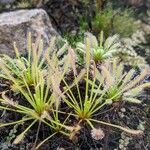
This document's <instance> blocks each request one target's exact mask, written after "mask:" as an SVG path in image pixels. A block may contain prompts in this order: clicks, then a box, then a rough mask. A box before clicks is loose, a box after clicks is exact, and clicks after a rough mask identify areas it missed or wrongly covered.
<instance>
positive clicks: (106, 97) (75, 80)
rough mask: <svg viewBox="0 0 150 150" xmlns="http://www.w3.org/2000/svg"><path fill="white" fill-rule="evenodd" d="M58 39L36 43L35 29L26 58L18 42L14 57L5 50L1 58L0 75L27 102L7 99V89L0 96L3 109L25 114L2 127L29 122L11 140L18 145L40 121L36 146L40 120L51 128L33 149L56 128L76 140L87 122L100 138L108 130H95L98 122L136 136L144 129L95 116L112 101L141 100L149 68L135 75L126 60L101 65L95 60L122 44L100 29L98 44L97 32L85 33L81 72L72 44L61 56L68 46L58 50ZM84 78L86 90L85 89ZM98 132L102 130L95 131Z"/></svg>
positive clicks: (112, 51) (105, 55)
mask: <svg viewBox="0 0 150 150" xmlns="http://www.w3.org/2000/svg"><path fill="white" fill-rule="evenodd" d="M55 44H56V43H55V39H53V40H51V43H50V46H49V47H48V48H47V49H46V50H45V51H43V49H44V48H43V42H42V41H41V40H40V42H36V44H34V43H32V40H31V34H29V37H28V57H27V58H25V57H21V56H20V54H19V50H18V49H17V48H16V46H15V52H16V59H12V58H10V57H9V56H7V55H3V57H2V58H1V59H0V69H1V70H2V73H1V77H2V78H5V79H7V80H9V81H11V82H12V84H13V86H14V87H15V88H16V90H17V91H18V92H19V93H21V95H22V96H23V97H24V98H23V102H22V101H17V100H14V99H12V97H10V98H9V97H8V96H7V91H4V92H2V97H1V98H0V110H5V111H11V112H15V113H18V114H20V116H22V119H20V120H17V121H12V122H9V123H0V127H4V126H10V125H18V124H19V125H22V124H25V127H26V128H25V130H24V131H23V132H22V133H21V134H19V135H18V136H17V138H15V140H14V142H13V143H14V144H18V143H19V142H20V141H21V140H22V139H23V138H24V136H25V135H26V133H27V132H28V131H29V130H30V129H31V128H32V127H33V126H34V125H35V124H37V123H38V124H39V128H38V129H37V136H36V140H35V145H36V141H37V139H38V133H39V129H40V126H41V124H44V125H46V126H48V127H49V128H50V129H52V133H51V135H50V136H48V137H47V138H46V139H44V140H43V141H42V142H41V143H39V144H38V145H37V146H36V148H35V147H33V149H38V148H39V147H40V146H41V145H42V144H43V143H44V142H46V141H47V140H49V139H50V138H51V137H52V136H54V135H55V134H56V133H58V132H59V133H62V134H64V135H66V136H69V137H70V138H71V139H72V138H73V137H74V136H75V135H76V133H77V132H79V131H80V130H81V129H82V128H81V126H83V125H84V124H85V123H86V124H88V125H89V126H90V127H91V128H92V129H91V136H92V137H93V138H94V139H96V140H99V139H102V138H103V137H104V132H103V130H102V129H96V128H95V127H94V125H95V124H102V125H107V126H110V127H114V128H117V129H119V130H122V131H124V132H127V133H130V134H133V135H140V134H143V132H142V131H140V130H131V129H129V128H125V127H122V126H120V125H116V124H112V123H108V122H106V121H101V120H98V119H95V116H96V115H98V114H99V112H100V111H101V110H102V109H104V108H105V107H104V106H107V105H110V104H112V102H116V101H119V100H124V101H129V102H133V103H140V101H139V100H138V99H137V96H138V94H139V93H140V92H141V91H142V90H143V89H144V88H145V87H149V86H150V83H144V82H143V81H144V78H145V77H146V76H147V75H148V73H149V72H148V71H147V70H143V72H141V74H140V75H139V76H136V77H133V76H134V75H135V71H134V70H133V69H132V70H130V71H129V72H128V73H126V72H124V67H123V65H122V64H119V63H117V62H116V61H113V63H110V62H107V63H106V62H105V63H104V62H103V63H100V64H99V68H97V66H96V64H95V61H102V60H105V59H107V58H109V57H112V54H113V53H114V52H115V51H116V49H117V48H118V46H119V43H118V42H117V40H116V36H114V37H109V38H108V39H106V41H105V42H103V32H101V36H100V43H98V42H97V39H96V38H94V37H92V39H90V38H89V37H87V38H86V39H85V45H84V46H85V47H84V49H81V51H83V53H84V54H85V57H84V62H85V66H83V68H82V69H81V70H80V72H79V71H78V68H77V65H76V62H77V57H76V53H75V52H74V50H73V49H71V48H68V53H67V54H66V56H65V57H64V58H63V59H62V60H60V59H59V58H60V57H59V56H61V54H63V53H64V50H66V47H67V43H66V44H65V45H64V46H62V47H61V48H60V49H59V50H58V51H55V48H54V47H55ZM43 52H44V53H43ZM99 53H100V54H99ZM91 56H92V57H91ZM93 56H94V57H93ZM97 58H98V59H97ZM92 59H94V60H95V61H93V60H92ZM69 71H71V72H73V77H72V79H71V80H68V78H67V75H68V72H69ZM81 81H82V84H83V85H82V87H83V86H85V88H84V89H85V90H83V89H82V90H81V87H80V83H81ZM61 103H63V104H65V105H67V106H68V108H69V109H67V111H66V110H65V109H63V112H62V109H61V108H62V107H61ZM63 114H65V117H62V118H61V120H60V115H61V116H62V115H63ZM70 116H71V118H74V119H75V120H76V122H77V123H76V124H75V125H73V126H69V125H67V124H69V122H68V119H69V120H70ZM82 122H84V124H82ZM96 133H99V135H98V136H97V134H96ZM12 138H14V135H13V137H12Z"/></svg>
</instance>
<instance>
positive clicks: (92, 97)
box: [60, 38, 150, 135]
mask: <svg viewBox="0 0 150 150" xmlns="http://www.w3.org/2000/svg"><path fill="white" fill-rule="evenodd" d="M86 40H87V41H86V44H87V45H86V56H85V63H86V65H85V66H86V69H83V70H81V72H80V73H79V75H77V73H76V67H75V60H74V59H73V58H74V57H73V58H72V60H74V61H73V62H72V69H73V73H74V78H75V79H74V81H73V83H72V84H68V83H67V82H66V81H65V80H63V82H64V84H65V86H66V87H65V89H64V94H65V97H64V96H63V97H62V96H61V95H60V96H61V97H62V99H63V101H64V102H65V103H66V104H67V105H68V107H70V108H71V109H72V110H73V111H72V112H71V115H72V116H75V117H76V118H77V119H78V120H79V123H78V124H80V123H81V122H83V121H84V122H87V123H88V124H89V125H90V126H91V128H92V129H93V130H94V129H95V128H94V126H93V123H100V124H104V125H108V126H111V127H115V128H118V129H120V130H123V131H125V132H127V133H130V134H134V135H137V134H140V133H141V132H140V131H135V130H131V129H127V128H123V127H121V126H118V125H115V124H111V123H107V122H104V121H99V120H96V119H93V118H94V116H95V115H97V113H99V112H100V111H101V109H102V108H103V107H104V106H106V105H108V104H111V102H112V100H114V98H118V97H117V96H118V89H117V86H118V85H119V86H120V83H118V80H119V81H120V80H121V79H123V77H125V78H124V80H123V81H122V80H121V81H122V82H123V83H122V85H121V87H122V86H124V85H127V83H128V80H131V77H129V75H130V74H131V72H129V74H127V75H126V76H125V75H123V77H122V76H121V75H122V74H121V73H122V71H123V70H119V69H123V67H122V68H121V67H120V66H122V65H120V66H119V69H117V71H118V72H114V73H115V75H116V76H115V77H114V78H115V79H116V80H117V83H116V82H115V84H116V85H117V86H116V88H114V89H110V90H109V92H108V88H107V89H106V87H105V84H106V76H104V74H103V76H102V75H101V72H99V70H98V69H96V65H94V66H93V67H92V68H93V72H92V75H93V76H92V77H93V78H92V79H90V72H91V70H90V66H91V64H90V63H91V59H90V41H89V39H88V38H87V39H86ZM71 53H72V54H73V51H71ZM72 56H73V55H72ZM114 65H115V63H114ZM116 67H117V66H116ZM114 71H115V70H114ZM107 72H109V70H107ZM146 74H147V72H146V73H144V74H142V75H141V76H140V77H138V78H136V79H135V80H133V82H131V83H129V85H127V87H128V88H127V87H125V88H124V89H123V90H124V91H123V92H124V93H125V91H126V90H127V89H131V88H132V91H134V92H135V91H136V90H137V89H138V91H141V90H142V89H143V88H144V87H147V86H150V84H149V83H148V84H147V83H145V84H141V85H140V86H139V87H138V88H133V86H135V85H137V84H138V83H139V82H140V81H141V80H142V79H143V78H144V77H145V76H146ZM106 75H109V74H106ZM132 75H133V74H132ZM99 77H100V78H99ZM107 77H108V80H109V76H107ZM117 77H118V78H117ZM83 78H84V80H85V92H84V91H81V90H80V88H79V87H80V86H79V82H80V80H82V79H83ZM97 79H98V81H99V83H100V84H99V85H98V86H96V83H97ZM110 80H111V79H110ZM112 82H113V81H112ZM74 87H75V88H76V91H75V93H74V90H73V88H74ZM112 87H113V86H112ZM121 87H120V88H121ZM119 90H120V89H119ZM121 90H122V89H121ZM83 92H84V93H83ZM119 94H120V91H119ZM83 95H84V97H83ZM131 95H132V97H128V100H129V99H130V101H131V100H135V99H133V94H131ZM131 95H130V96H131ZM138 102H139V101H138ZM92 135H93V134H92Z"/></svg>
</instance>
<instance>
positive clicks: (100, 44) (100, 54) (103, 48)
mask: <svg viewBox="0 0 150 150" xmlns="http://www.w3.org/2000/svg"><path fill="white" fill-rule="evenodd" d="M87 37H88V38H89V39H90V41H89V42H90V43H89V44H90V55H91V59H93V60H94V61H95V62H102V61H104V60H106V59H108V58H111V57H114V54H115V53H116V52H117V50H118V49H119V46H120V43H119V42H118V40H119V37H118V35H114V36H112V37H109V38H107V39H106V40H105V41H104V36H103V31H102V32H101V34H100V39H99V41H98V40H97V39H96V37H95V36H93V35H92V34H88V33H87ZM85 49H86V45H85V44H83V43H77V50H79V51H81V52H82V53H84V54H85V53H86V51H85Z"/></svg>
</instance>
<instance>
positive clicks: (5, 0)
mask: <svg viewBox="0 0 150 150" xmlns="http://www.w3.org/2000/svg"><path fill="white" fill-rule="evenodd" d="M15 1H16V0H0V4H12V3H14V2H15Z"/></svg>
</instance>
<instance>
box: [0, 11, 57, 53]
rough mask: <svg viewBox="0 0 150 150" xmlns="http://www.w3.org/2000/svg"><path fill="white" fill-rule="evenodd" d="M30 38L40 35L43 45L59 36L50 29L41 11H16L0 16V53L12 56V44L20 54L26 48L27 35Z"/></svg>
mask: <svg viewBox="0 0 150 150" xmlns="http://www.w3.org/2000/svg"><path fill="white" fill-rule="evenodd" d="M28 32H31V33H32V37H34V38H36V37H37V36H38V35H39V34H41V35H42V38H43V39H44V43H45V44H49V41H50V39H51V37H52V36H59V35H58V33H57V32H56V31H55V30H54V28H53V27H52V24H51V22H50V20H49V17H48V15H47V13H46V12H45V11H44V10H42V9H32V10H18V11H13V12H6V13H2V14H0V53H5V54H9V55H13V54H14V48H13V42H14V41H15V42H16V43H17V47H18V48H19V50H20V52H22V53H23V52H25V49H26V47H27V33H28Z"/></svg>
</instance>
